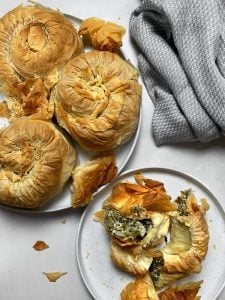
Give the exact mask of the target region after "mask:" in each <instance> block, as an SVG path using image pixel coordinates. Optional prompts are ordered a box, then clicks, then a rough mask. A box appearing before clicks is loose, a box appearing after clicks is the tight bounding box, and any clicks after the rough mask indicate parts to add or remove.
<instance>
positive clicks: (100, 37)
mask: <svg viewBox="0 0 225 300" xmlns="http://www.w3.org/2000/svg"><path fill="white" fill-rule="evenodd" d="M125 32H126V30H125V28H124V27H122V26H119V25H118V24H115V23H112V22H108V21H104V20H101V19H98V18H95V17H92V18H88V19H86V20H84V21H83V22H82V23H81V25H80V28H79V34H80V35H82V36H87V37H89V38H90V40H91V43H92V45H93V47H94V48H95V49H97V50H100V51H110V52H116V50H117V49H119V48H120V47H121V46H122V37H123V36H124V34H125Z"/></svg>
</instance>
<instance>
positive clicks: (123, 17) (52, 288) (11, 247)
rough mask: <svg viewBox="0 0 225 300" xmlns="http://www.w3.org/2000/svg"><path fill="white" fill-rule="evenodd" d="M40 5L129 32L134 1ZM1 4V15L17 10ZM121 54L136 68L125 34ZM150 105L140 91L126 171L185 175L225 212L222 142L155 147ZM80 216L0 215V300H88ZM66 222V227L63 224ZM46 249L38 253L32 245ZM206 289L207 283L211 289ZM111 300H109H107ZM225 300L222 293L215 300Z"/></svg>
mask: <svg viewBox="0 0 225 300" xmlns="http://www.w3.org/2000/svg"><path fill="white" fill-rule="evenodd" d="M39 2H40V3H41V4H43V5H46V6H51V7H55V8H59V9H60V10H61V11H63V12H65V13H68V14H73V15H75V16H78V17H80V18H87V17H90V16H98V17H100V18H105V19H108V20H112V21H116V22H118V23H120V24H121V25H123V26H125V27H126V28H128V21H129V16H130V13H131V11H132V10H133V9H134V8H135V7H136V6H138V4H139V1H138V0H114V1H107V0H92V1H91V0H73V1H72V0H71V1H68V0H64V1H62V0H60V1H59V0H58V1H56V0H49V1H47V0H43V1H39ZM20 3H21V2H20V1H16V0H10V1H4V5H1V6H0V15H3V14H4V13H6V12H7V11H8V10H10V9H12V8H13V7H15V6H16V5H18V4H20ZM123 49H124V51H126V53H127V54H128V56H129V58H130V59H131V61H132V62H133V63H136V59H135V50H134V46H133V45H132V43H131V41H130V39H129V35H128V33H127V34H126V37H125V39H124V47H123ZM152 111H153V106H152V103H151V101H150V99H149V97H148V95H147V93H146V90H145V89H143V120H142V126H141V133H140V137H139V140H138V144H137V147H136V149H135V152H134V154H133V156H132V158H131V159H130V161H129V162H128V164H127V165H126V167H125V169H130V168H139V167H149V166H162V167H169V168H174V169H178V170H181V171H184V172H187V173H189V174H191V175H194V176H195V177H197V178H199V179H200V180H201V181H203V182H204V183H205V184H206V185H208V187H209V188H210V189H211V191H212V192H213V193H214V195H215V196H216V197H217V198H218V199H219V200H220V202H221V203H222V205H223V207H225V199H224V186H225V185H224V182H225V151H224V146H225V141H224V140H220V141H217V142H213V143H210V144H207V145H206V144H202V145H200V144H198V143H195V144H185V145H184V144H183V145H174V146H161V147H156V146H155V144H154V141H153V139H152V135H151V115H152ZM81 213H82V210H79V209H78V210H75V211H74V210H70V209H69V210H66V211H62V212H58V213H48V214H45V215H33V214H24V213H15V212H11V211H8V210H6V209H2V208H1V209H0V299H1V300H15V299H16V300H28V299H29V300H39V299H43V300H45V299H47V300H71V299H76V300H81V299H82V300H88V299H91V296H90V295H89V294H88V292H87V290H86V288H85V286H84V284H83V283H82V280H81V278H80V275H79V270H78V268H77V263H76V255H75V238H76V231H77V227H78V224H79V220H80V216H81ZM62 221H65V224H64V223H63V222H62ZM39 239H40V240H44V241H46V242H47V243H48V244H49V246H50V248H49V249H47V250H45V251H42V252H36V251H34V250H33V248H32V246H33V244H34V243H35V241H36V240H39ZM52 271H62V272H68V274H67V275H65V276H63V277H62V278H61V279H60V280H58V281H57V282H56V283H49V282H48V281H47V279H46V278H45V276H44V275H42V272H52ZM209 284H210V283H209ZM109 299H110V295H109V298H108V299H107V300H109ZM218 299H220V300H222V299H225V291H224V292H223V293H222V294H221V296H220V297H219V298H218ZM208 300H211V299H208Z"/></svg>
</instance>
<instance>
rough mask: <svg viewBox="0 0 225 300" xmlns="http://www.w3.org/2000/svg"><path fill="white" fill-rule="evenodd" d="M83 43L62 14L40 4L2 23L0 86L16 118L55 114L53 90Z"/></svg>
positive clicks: (12, 14)
mask: <svg viewBox="0 0 225 300" xmlns="http://www.w3.org/2000/svg"><path fill="white" fill-rule="evenodd" d="M81 50H82V42H81V40H80V38H79V36H78V34H77V30H76V29H75V28H74V26H73V24H72V23H71V22H70V21H69V20H67V19H66V18H65V17H64V16H63V15H62V14H61V13H60V12H58V11H54V10H52V9H48V8H44V7H42V6H40V5H29V6H22V5H20V6H18V7H16V8H15V9H13V10H12V11H10V12H8V13H7V14H6V15H5V16H4V17H2V18H1V20H0V65H1V68H0V84H1V90H2V91H3V92H5V93H6V94H7V95H8V99H7V102H8V106H9V108H10V110H11V113H12V116H13V117H18V116H19V117H20V116H23V115H30V114H33V113H35V112H37V111H41V112H42V114H43V115H44V116H45V117H46V118H50V117H51V116H52V114H53V108H54V106H53V105H52V104H49V101H48V98H49V90H50V89H51V88H52V87H53V86H54V85H55V84H56V83H57V81H58V73H59V71H60V70H61V68H62V67H63V66H64V64H65V63H66V61H67V60H68V59H70V58H71V57H73V56H76V55H77V54H79V53H80V52H81Z"/></svg>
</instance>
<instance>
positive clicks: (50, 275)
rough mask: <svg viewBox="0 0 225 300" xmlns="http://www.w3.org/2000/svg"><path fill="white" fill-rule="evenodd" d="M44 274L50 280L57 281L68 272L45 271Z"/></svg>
mask: <svg viewBox="0 0 225 300" xmlns="http://www.w3.org/2000/svg"><path fill="white" fill-rule="evenodd" d="M43 274H44V275H45V276H46V277H47V278H48V281H50V282H56V281H57V280H58V279H59V278H60V277H62V276H64V275H66V274H67V272H49V273H46V272H43Z"/></svg>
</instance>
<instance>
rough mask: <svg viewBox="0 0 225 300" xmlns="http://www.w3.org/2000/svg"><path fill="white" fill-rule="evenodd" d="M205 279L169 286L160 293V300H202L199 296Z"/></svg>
mask: <svg viewBox="0 0 225 300" xmlns="http://www.w3.org/2000/svg"><path fill="white" fill-rule="evenodd" d="M202 282H203V281H198V282H190V283H187V284H185V285H181V286H176V287H171V288H168V289H166V290H164V291H162V292H160V293H159V294H158V296H159V300H200V299H201V297H200V296H197V294H198V291H199V289H200V286H201V284H202Z"/></svg>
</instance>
